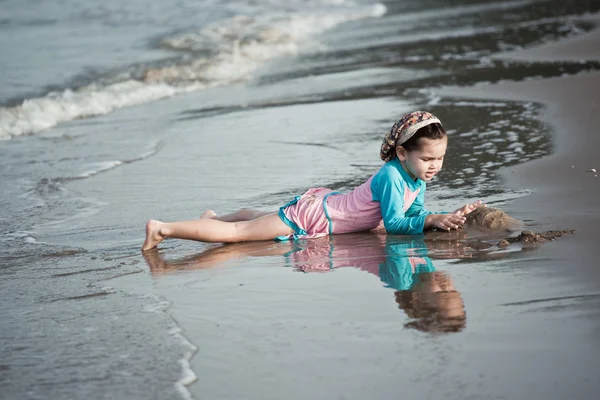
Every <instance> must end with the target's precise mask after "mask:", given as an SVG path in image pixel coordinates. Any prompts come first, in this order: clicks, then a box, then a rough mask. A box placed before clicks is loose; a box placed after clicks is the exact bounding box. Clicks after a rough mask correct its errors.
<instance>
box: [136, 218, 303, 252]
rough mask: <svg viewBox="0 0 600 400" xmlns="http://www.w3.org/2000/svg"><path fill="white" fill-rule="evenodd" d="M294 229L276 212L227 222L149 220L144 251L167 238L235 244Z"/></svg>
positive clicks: (280, 234) (285, 232) (264, 238)
mask: <svg viewBox="0 0 600 400" xmlns="http://www.w3.org/2000/svg"><path fill="white" fill-rule="evenodd" d="M293 232H294V231H293V230H292V228H290V227H289V226H287V225H286V224H285V223H284V222H283V221H282V220H281V218H279V215H277V214H268V215H265V216H262V217H260V218H257V219H253V220H251V221H239V222H224V221H219V220H216V219H211V218H206V219H203V218H201V219H197V220H193V221H179V222H160V221H155V220H150V221H148V224H146V240H145V241H144V244H143V246H142V251H144V250H149V249H151V248H153V247H156V245H157V244H159V243H160V242H162V241H163V240H164V239H166V238H176V239H188V240H198V241H201V242H221V243H234V242H249V241H257V240H272V239H275V238H276V237H277V236H282V235H290V234H292V233H293Z"/></svg>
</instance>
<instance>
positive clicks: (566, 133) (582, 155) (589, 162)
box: [440, 31, 600, 289]
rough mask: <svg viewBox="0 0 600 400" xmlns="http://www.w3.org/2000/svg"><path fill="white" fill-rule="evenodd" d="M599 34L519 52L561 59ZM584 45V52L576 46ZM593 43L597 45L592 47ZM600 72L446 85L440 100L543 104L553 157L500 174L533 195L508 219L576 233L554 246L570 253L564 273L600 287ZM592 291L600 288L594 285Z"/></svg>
mask: <svg viewBox="0 0 600 400" xmlns="http://www.w3.org/2000/svg"><path fill="white" fill-rule="evenodd" d="M598 36H599V33H598V31H594V32H593V33H591V34H589V35H586V37H582V38H581V40H569V41H565V42H559V43H556V44H552V45H548V46H543V47H540V48H535V49H531V50H528V51H523V52H522V54H520V55H519V57H522V58H523V59H528V58H529V57H530V56H531V58H536V59H537V57H538V56H543V58H545V59H549V60H551V59H554V60H561V59H563V58H562V57H563V55H564V54H562V55H561V54H558V55H556V54H554V51H557V50H558V49H561V48H566V49H569V52H568V53H566V54H567V55H566V57H571V56H572V55H574V54H582V57H583V54H585V55H586V58H587V56H590V57H591V58H594V57H597V56H598V54H597V53H592V54H590V53H588V52H587V51H588V50H589V48H588V47H587V45H588V44H590V43H589V41H588V38H591V37H598ZM576 43H581V44H582V46H581V47H576V46H575V44H576ZM596 43H598V42H596ZM598 93H600V73H589V74H582V75H578V76H568V77H560V78H553V79H543V80H537V81H526V82H510V83H500V84H491V85H480V86H477V87H470V88H458V87H446V88H443V89H442V90H440V95H442V96H447V97H461V98H464V97H466V98H477V99H498V100H500V99H501V100H516V101H533V102H537V103H543V104H545V105H546V107H547V108H546V111H545V112H544V113H543V115H541V116H540V117H541V119H542V120H543V121H544V122H547V123H549V124H550V125H551V127H552V128H553V131H554V141H555V152H554V153H553V154H552V155H551V156H549V157H544V158H543V159H540V160H536V161H532V162H529V163H526V164H522V165H519V166H517V167H515V168H509V169H505V170H503V171H501V172H502V174H503V176H504V177H505V178H506V181H507V182H506V183H507V185H508V186H509V187H523V188H528V189H530V190H532V191H533V192H532V193H531V194H530V195H529V196H526V197H523V198H521V199H518V200H516V201H515V202H514V203H513V204H512V205H511V211H512V213H513V214H517V215H518V216H519V217H521V218H523V219H526V220H527V219H529V220H531V219H533V220H534V221H535V224H536V225H540V227H543V228H544V229H545V228H548V229H576V230H577V234H576V237H574V238H572V239H569V240H566V241H561V243H560V244H557V246H556V249H557V250H556V251H557V254H558V253H560V254H563V255H565V254H568V255H569V258H570V260H571V261H572V263H571V268H570V270H569V271H568V273H569V274H571V273H573V272H574V271H577V274H581V275H582V276H583V277H585V278H586V279H591V278H593V282H598V279H597V278H598V277H600V272H599V271H598V269H597V268H594V267H593V266H595V265H596V264H597V262H598V259H599V257H600V249H599V247H598V246H597V241H598V237H599V236H600V207H599V205H598V201H599V199H600V177H598V173H595V172H590V171H591V170H593V169H595V170H600V157H598V146H599V145H600V139H599V138H598V133H597V132H598V123H597V116H598V115H599V114H600V99H599V97H598ZM553 252H554V251H553ZM596 289H600V287H598V286H597V284H596Z"/></svg>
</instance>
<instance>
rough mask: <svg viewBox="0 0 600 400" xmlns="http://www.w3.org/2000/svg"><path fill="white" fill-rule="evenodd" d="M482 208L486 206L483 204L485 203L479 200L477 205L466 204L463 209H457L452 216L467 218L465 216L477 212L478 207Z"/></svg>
mask: <svg viewBox="0 0 600 400" xmlns="http://www.w3.org/2000/svg"><path fill="white" fill-rule="evenodd" d="M481 206H483V207H485V204H483V201H481V200H478V201H476V202H475V203H471V204H465V205H464V206H462V207H461V208H458V209H456V211H454V212H453V213H452V214H454V215H460V216H465V215H467V214H469V213H470V212H471V211H473V210H475V209H476V208H477V207H481Z"/></svg>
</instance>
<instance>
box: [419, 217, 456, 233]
mask: <svg viewBox="0 0 600 400" xmlns="http://www.w3.org/2000/svg"><path fill="white" fill-rule="evenodd" d="M464 223H465V217H463V216H462V215H457V214H430V215H428V216H427V217H425V228H434V227H435V228H439V229H443V230H445V231H449V230H451V229H458V228H460V227H461V226H463V224H464Z"/></svg>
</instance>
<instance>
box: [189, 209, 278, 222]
mask: <svg viewBox="0 0 600 400" xmlns="http://www.w3.org/2000/svg"><path fill="white" fill-rule="evenodd" d="M269 214H275V212H273V211H271V212H269V211H257V210H250V209H247V208H244V209H241V210H239V211H236V212H233V213H231V214H225V215H220V216H217V214H216V213H215V212H214V211H213V210H206V211H204V213H203V214H202V216H201V217H200V218H212V219H216V220H219V221H223V222H239V221H250V220H253V219H256V218H260V217H264V216H265V215H269Z"/></svg>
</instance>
